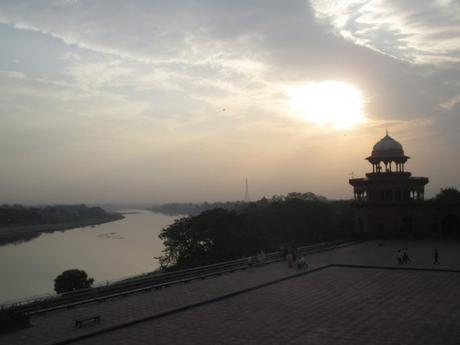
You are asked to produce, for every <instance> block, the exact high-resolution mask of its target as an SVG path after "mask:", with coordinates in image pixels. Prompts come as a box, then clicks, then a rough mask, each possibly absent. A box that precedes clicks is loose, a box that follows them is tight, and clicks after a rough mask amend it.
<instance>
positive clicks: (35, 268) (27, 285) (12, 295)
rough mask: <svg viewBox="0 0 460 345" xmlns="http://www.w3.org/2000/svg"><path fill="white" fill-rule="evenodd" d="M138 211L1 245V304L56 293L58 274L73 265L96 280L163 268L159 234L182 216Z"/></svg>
mask: <svg viewBox="0 0 460 345" xmlns="http://www.w3.org/2000/svg"><path fill="white" fill-rule="evenodd" d="M127 212H128V211H127ZM133 212H138V213H133V214H125V217H126V218H125V219H122V220H119V221H115V222H110V223H105V224H101V225H97V226H95V227H85V228H78V229H72V230H67V231H56V232H53V233H44V234H41V235H40V236H39V237H37V238H35V239H33V240H31V241H29V242H22V243H18V244H9V245H5V246H0V303H2V302H6V301H10V300H13V299H17V298H23V297H29V296H32V295H36V294H43V293H52V292H53V288H54V278H56V276H57V275H59V274H60V273H62V272H63V271H65V270H67V269H71V268H78V269H83V270H85V271H86V272H87V273H88V275H89V276H90V277H92V278H94V280H95V283H98V282H105V281H107V280H113V279H120V278H124V277H128V276H133V275H136V274H141V273H145V272H151V271H153V270H155V269H156V268H158V266H159V265H158V261H157V260H155V259H154V257H157V256H160V255H161V251H162V249H163V243H162V241H161V240H160V239H159V238H158V235H159V234H160V231H161V229H162V228H163V227H165V226H167V225H169V224H171V223H173V222H174V219H176V218H177V217H173V216H166V215H162V214H159V213H152V212H150V211H137V210H133Z"/></svg>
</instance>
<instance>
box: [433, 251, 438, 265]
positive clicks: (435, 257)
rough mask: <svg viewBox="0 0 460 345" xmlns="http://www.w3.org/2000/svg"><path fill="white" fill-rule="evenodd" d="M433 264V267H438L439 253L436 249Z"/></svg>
mask: <svg viewBox="0 0 460 345" xmlns="http://www.w3.org/2000/svg"><path fill="white" fill-rule="evenodd" d="M433 256H434V262H433V265H439V253H438V248H435V249H434V255H433Z"/></svg>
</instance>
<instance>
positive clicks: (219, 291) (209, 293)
mask: <svg viewBox="0 0 460 345" xmlns="http://www.w3.org/2000/svg"><path fill="white" fill-rule="evenodd" d="M379 243H380V242H379ZM402 247H408V248H409V255H410V256H411V258H412V260H413V261H412V263H411V264H410V265H407V267H429V268H442V269H446V268H457V269H460V243H458V242H457V243H446V242H440V241H437V242H433V241H410V242H407V241H384V242H383V246H382V243H380V245H379V244H378V242H377V241H369V242H365V243H360V244H357V245H353V246H348V247H343V248H340V249H335V250H331V251H326V252H321V253H317V254H314V255H310V256H308V257H307V261H308V262H309V264H310V267H313V268H316V267H320V266H323V265H327V264H331V263H337V264H364V265H387V266H394V265H395V264H396V254H397V249H399V248H402ZM434 247H437V248H438V250H439V254H440V261H441V265H439V266H434V265H433V263H432V255H433V250H434ZM405 267H406V266H405ZM296 273H298V271H297V270H296V269H288V268H287V266H286V263H273V264H270V265H266V266H264V267H259V268H253V269H251V270H246V271H239V272H234V273H231V274H226V275H223V276H219V277H214V278H207V279H204V280H195V281H193V282H190V283H186V284H181V285H176V286H172V287H168V288H164V289H161V290H153V291H152V292H145V293H139V294H136V295H130V296H126V297H120V298H116V299H110V300H108V301H106V302H101V303H95V304H88V305H82V306H79V307H75V308H73V309H70V310H59V311H54V312H49V313H46V314H44V315H38V316H34V317H33V318H32V325H33V327H31V328H29V329H26V330H22V331H19V332H16V333H10V334H7V335H3V336H0V344H2V345H5V344H6V345H26V344H30V345H43V344H50V343H53V342H55V341H57V340H60V339H66V338H69V337H70V338H71V337H75V336H78V335H81V334H86V333H92V332H94V331H97V330H99V329H101V328H104V327H111V326H114V325H118V324H123V323H126V322H128V321H130V320H135V319H139V318H143V317H148V316H151V315H154V314H157V313H160V312H162V311H167V310H171V309H174V308H178V307H181V306H184V305H187V304H191V303H196V302H200V301H205V300H208V299H210V298H215V297H218V296H222V295H225V294H228V293H232V292H235V291H238V290H242V289H245V288H248V287H251V286H257V285H259V284H263V283H266V282H269V281H273V280H276V279H279V278H283V277H288V276H291V275H294V274H296ZM95 314H98V315H101V318H102V322H101V325H99V326H88V327H85V328H83V329H79V330H77V329H75V327H74V320H75V319H77V318H79V317H84V316H88V315H95Z"/></svg>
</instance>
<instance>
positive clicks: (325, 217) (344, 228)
mask: <svg viewBox="0 0 460 345" xmlns="http://www.w3.org/2000/svg"><path fill="white" fill-rule="evenodd" d="M352 220H353V217H352V210H351V203H350V202H348V201H340V202H330V201H325V199H322V198H318V197H316V196H315V195H314V194H313V193H305V194H301V193H291V194H289V195H288V196H286V197H284V196H275V197H273V198H271V199H270V200H268V199H263V200H261V201H256V202H251V203H246V204H245V205H244V206H241V207H240V208H238V209H237V210H228V209H223V208H218V209H213V210H208V211H205V212H202V213H201V214H199V215H197V216H189V217H185V218H181V219H178V220H176V221H175V222H174V223H173V224H172V225H170V226H168V227H166V228H164V229H163V230H162V231H161V234H160V238H161V239H162V240H163V244H164V247H165V249H164V251H163V256H161V257H160V258H159V261H160V265H161V267H162V268H163V269H171V268H173V269H180V268H186V267H193V266H199V265H205V264H212V263H215V262H221V261H225V260H231V259H235V258H239V257H243V256H248V255H253V254H255V253H257V252H259V251H260V250H264V251H274V250H278V249H279V246H280V244H282V243H285V242H294V243H295V244H297V245H305V244H309V243H315V242H321V241H327V240H333V239H338V238H344V237H348V236H350V234H351V229H352Z"/></svg>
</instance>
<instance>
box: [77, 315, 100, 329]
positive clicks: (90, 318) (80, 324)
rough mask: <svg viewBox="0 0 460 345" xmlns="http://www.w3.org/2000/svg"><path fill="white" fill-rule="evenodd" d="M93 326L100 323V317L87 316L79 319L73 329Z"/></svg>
mask: <svg viewBox="0 0 460 345" xmlns="http://www.w3.org/2000/svg"><path fill="white" fill-rule="evenodd" d="M89 323H91V324H93V325H98V324H100V323H101V317H100V315H94V316H88V317H84V318H80V319H76V320H75V327H76V328H82V327H83V325H84V324H89Z"/></svg>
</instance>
